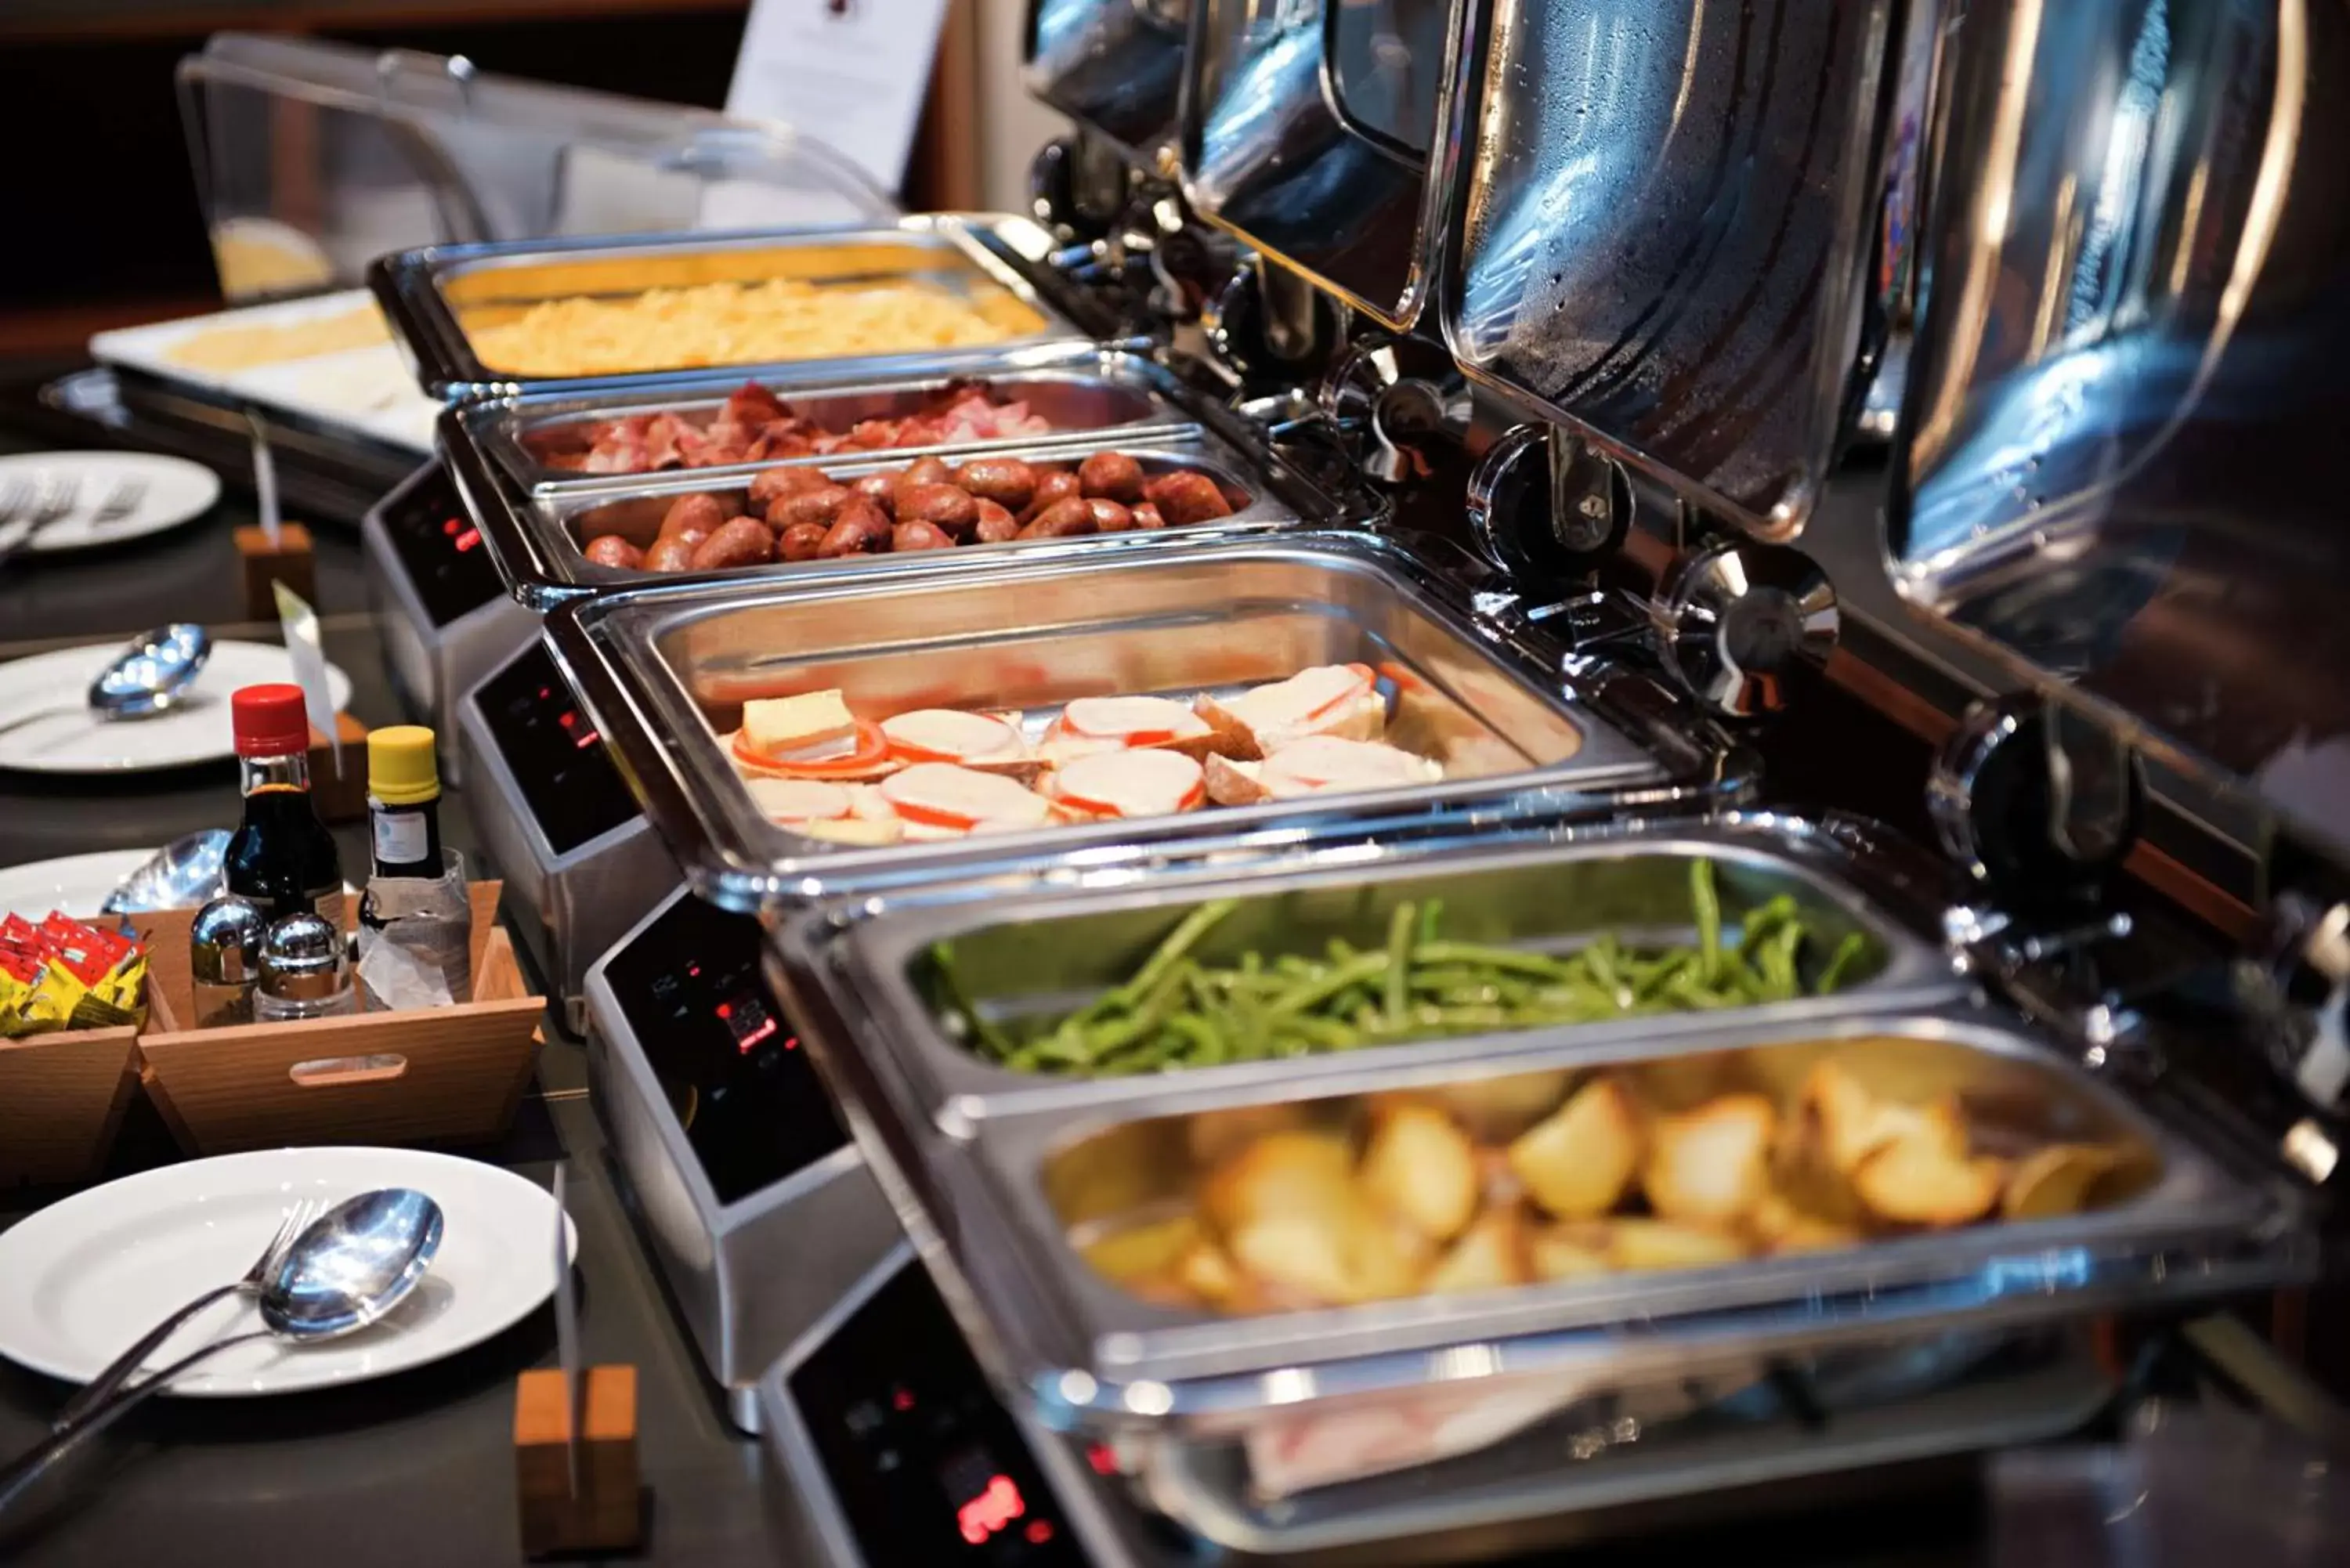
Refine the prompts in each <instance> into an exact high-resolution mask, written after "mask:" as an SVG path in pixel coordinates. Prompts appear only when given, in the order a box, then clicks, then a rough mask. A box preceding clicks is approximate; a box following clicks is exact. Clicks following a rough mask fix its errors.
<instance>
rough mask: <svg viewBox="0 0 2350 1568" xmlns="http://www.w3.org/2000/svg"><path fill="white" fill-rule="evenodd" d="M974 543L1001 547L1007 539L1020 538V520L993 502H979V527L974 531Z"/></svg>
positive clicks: (984, 500) (982, 500)
mask: <svg viewBox="0 0 2350 1568" xmlns="http://www.w3.org/2000/svg"><path fill="white" fill-rule="evenodd" d="M971 536H972V543H974V544H979V545H1001V544H1003V542H1004V541H1005V540H1006V539H1017V538H1018V537H1020V519H1019V518H1017V517H1014V515H1012V514H1011V513H1009V512H1007V511H1005V510H1004V509H1003V507H1002V506H1000V505H998V504H996V503H994V502H993V501H989V500H986V499H985V498H982V499H981V501H980V502H979V526H978V527H976V528H974V529H972V535H971Z"/></svg>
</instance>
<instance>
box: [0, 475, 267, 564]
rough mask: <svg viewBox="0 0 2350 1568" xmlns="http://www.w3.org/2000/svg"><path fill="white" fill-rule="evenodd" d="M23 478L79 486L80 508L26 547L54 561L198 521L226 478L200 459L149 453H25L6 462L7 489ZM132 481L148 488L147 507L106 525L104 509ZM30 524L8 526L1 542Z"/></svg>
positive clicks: (0, 478)
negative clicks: (117, 489)
mask: <svg viewBox="0 0 2350 1568" xmlns="http://www.w3.org/2000/svg"><path fill="white" fill-rule="evenodd" d="M17 480H21V481H24V482H26V483H32V484H38V483H42V482H43V481H44V480H71V481H75V482H77V483H76V485H75V490H74V504H73V510H72V511H70V512H68V513H67V514H65V515H63V516H61V517H59V518H57V520H56V521H55V522H53V523H51V524H48V525H47V527H45V528H43V529H42V530H41V531H40V533H39V534H38V535H36V536H35V538H34V540H33V542H32V544H31V545H28V546H26V548H27V549H28V550H29V551H30V552H31V553H32V554H34V555H36V556H47V555H53V554H57V553H59V552H62V551H67V550H87V549H89V548H91V547H92V546H94V545H120V544H121V543H122V542H123V541H124V540H126V539H143V538H145V537H146V536H147V535H150V534H161V533H162V532H163V531H164V530H165V529H168V528H177V527H178V526H179V525H180V524H182V523H192V522H193V521H195V520H196V519H197V518H199V517H201V516H203V514H205V513H207V512H209V511H211V510H212V509H213V503H215V502H217V501H218V500H220V493H221V482H220V475H218V474H216V473H214V472H213V471H212V470H211V469H209V468H206V467H205V466H204V465H203V464H202V463H200V462H188V461H187V460H186V459H185V458H180V457H162V456H160V455H158V454H156V453H154V452H12V453H10V454H9V455H8V456H6V457H0V490H5V489H6V488H7V487H8V485H9V483H10V482H12V481H17ZM126 480H137V481H138V482H139V483H142V484H144V485H145V486H146V487H147V489H146V493H145V494H143V495H141V496H140V498H139V504H138V505H136V506H134V507H132V508H131V509H130V511H128V512H126V513H124V514H122V515H120V517H110V518H109V519H107V520H106V521H105V522H103V523H100V522H99V521H98V513H99V509H100V508H101V507H103V506H105V504H107V502H108V500H109V499H110V498H111V497H112V496H113V494H114V489H115V486H116V485H118V484H120V483H123V482H125V481H126ZM25 526H26V524H22V523H16V524H6V525H5V526H0V541H5V540H8V539H13V538H15V537H16V535H17V534H18V533H20V532H22V531H23V529H24V528H25Z"/></svg>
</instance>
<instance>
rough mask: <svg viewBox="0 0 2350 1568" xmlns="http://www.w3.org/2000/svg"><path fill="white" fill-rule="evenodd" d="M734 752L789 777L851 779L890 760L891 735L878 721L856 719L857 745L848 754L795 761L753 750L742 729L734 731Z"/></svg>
mask: <svg viewBox="0 0 2350 1568" xmlns="http://www.w3.org/2000/svg"><path fill="white" fill-rule="evenodd" d="M734 756H735V759H736V760H737V761H739V762H743V763H749V764H750V765H751V766H753V767H754V768H758V769H761V770H762V771H764V772H766V773H771V774H775V775H776V776H778V777H780V778H789V779H852V778H859V777H862V776H863V775H865V774H869V773H871V772H872V771H873V770H874V769H875V768H878V767H879V766H880V765H881V764H882V763H886V762H888V761H889V737H888V736H887V735H884V734H883V733H882V732H881V726H880V725H879V724H873V723H868V722H866V721H865V720H863V719H859V720H858V721H857V746H856V749H855V750H853V751H851V752H849V753H848V754H847V755H846V756H839V757H826V758H824V759H823V760H822V761H819V762H810V763H795V762H793V761H791V760H789V759H788V758H784V757H770V756H767V755H765V754H764V753H760V752H757V751H754V750H753V749H752V748H751V747H749V746H747V745H745V744H744V743H743V732H742V731H740V730H737V731H735V732H734Z"/></svg>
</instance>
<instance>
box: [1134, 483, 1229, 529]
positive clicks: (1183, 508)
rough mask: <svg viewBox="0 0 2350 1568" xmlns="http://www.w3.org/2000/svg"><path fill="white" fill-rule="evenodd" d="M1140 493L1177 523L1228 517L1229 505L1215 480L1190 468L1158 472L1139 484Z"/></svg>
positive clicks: (1161, 514) (1162, 514)
mask: <svg viewBox="0 0 2350 1568" xmlns="http://www.w3.org/2000/svg"><path fill="white" fill-rule="evenodd" d="M1142 493H1143V494H1144V495H1145V496H1146V497H1148V498H1149V501H1150V504H1152V505H1154V506H1156V507H1158V508H1159V515H1160V516H1161V517H1164V518H1166V519H1167V521H1168V522H1170V523H1171V524H1175V525H1176V526H1177V527H1179V528H1180V527H1181V526H1183V525H1184V524H1191V523H1205V522H1207V521H1208V520H1209V519H1211V518H1213V517H1229V516H1231V515H1232V507H1231V506H1230V505H1229V504H1227V503H1226V502H1225V500H1224V493H1223V490H1222V487H1220V486H1219V485H1218V484H1217V483H1216V482H1215V481H1214V480H1212V479H1210V478H1209V477H1208V476H1207V475H1206V474H1204V473H1201V472H1197V471H1195V470H1192V469H1188V468H1185V469H1178V470H1177V471H1176V472H1173V473H1162V474H1160V475H1159V477H1158V478H1156V479H1154V480H1152V481H1151V482H1150V483H1148V484H1146V485H1144V486H1143V487H1142Z"/></svg>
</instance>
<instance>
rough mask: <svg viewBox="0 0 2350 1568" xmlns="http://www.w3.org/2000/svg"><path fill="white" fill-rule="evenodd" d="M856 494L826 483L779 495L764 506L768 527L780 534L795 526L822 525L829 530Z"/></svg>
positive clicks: (841, 485)
mask: <svg viewBox="0 0 2350 1568" xmlns="http://www.w3.org/2000/svg"><path fill="white" fill-rule="evenodd" d="M856 495H857V492H855V491H853V490H851V489H849V488H848V487H847V485H845V484H827V485H823V486H821V487H819V488H816V489H813V490H802V491H796V492H795V493H792V494H790V495H785V496H779V497H777V498H776V499H775V502H773V503H772V504H770V505H769V506H768V507H767V526H768V527H770V528H774V529H775V530H777V531H778V532H780V531H782V530H783V529H785V528H788V527H790V526H791V525H792V524H795V523H821V524H824V525H825V526H826V527H827V528H829V527H831V526H832V524H833V520H834V519H835V518H837V517H838V516H839V515H840V509H841V508H842V507H843V506H846V505H847V504H848V503H849V502H850V501H852V500H854V499H855V498H856Z"/></svg>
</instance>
